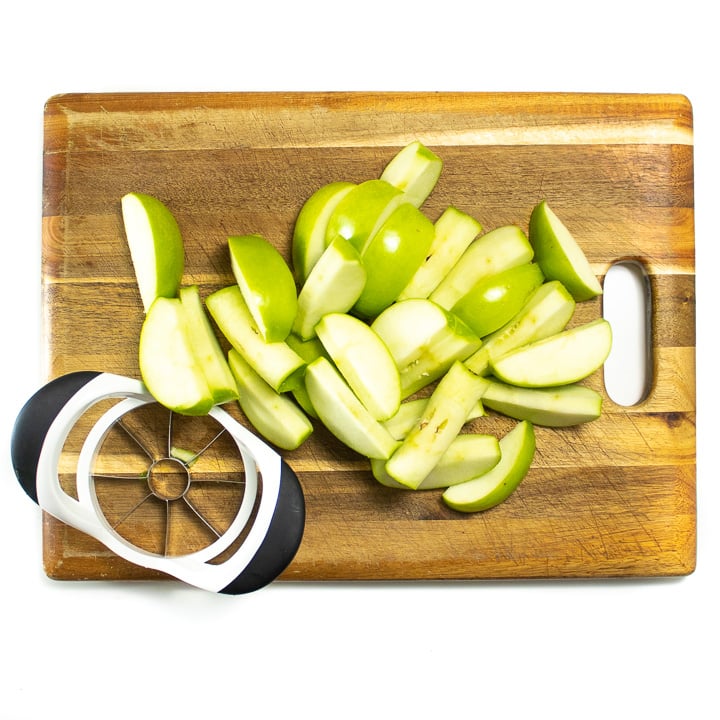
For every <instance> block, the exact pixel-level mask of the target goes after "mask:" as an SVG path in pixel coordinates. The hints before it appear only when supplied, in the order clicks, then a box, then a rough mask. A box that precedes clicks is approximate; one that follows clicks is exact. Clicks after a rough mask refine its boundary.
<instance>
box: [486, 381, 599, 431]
mask: <svg viewBox="0 0 720 720" xmlns="http://www.w3.org/2000/svg"><path fill="white" fill-rule="evenodd" d="M482 402H483V405H485V406H486V407H488V408H490V409H491V410H495V411H496V412H499V413H502V414H503V415H506V416H507V417H511V418H514V419H515V420H528V421H530V422H531V423H532V424H533V425H543V426H545V427H570V426H572V425H579V424H581V423H586V422H591V421H592V420H597V418H599V417H600V412H601V410H602V395H600V393H598V392H597V391H595V390H593V389H592V388H589V387H585V386H584V385H576V384H571V385H561V386H558V387H547V388H525V387H517V386H515V385H507V384H506V383H502V382H500V381H498V380H495V379H493V378H488V386H487V388H486V389H485V392H484V393H483V397H482Z"/></svg>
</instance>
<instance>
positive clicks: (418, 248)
mask: <svg viewBox="0 0 720 720" xmlns="http://www.w3.org/2000/svg"><path fill="white" fill-rule="evenodd" d="M434 237H435V227H434V225H433V224H432V223H431V222H430V220H428V219H427V218H426V217H425V215H423V213H422V212H420V210H418V209H417V208H416V207H415V206H414V205H411V204H410V203H404V204H402V205H399V206H398V207H397V208H396V209H395V211H394V212H393V213H392V214H391V215H390V217H389V218H388V219H387V220H386V221H385V223H383V225H382V227H381V228H380V229H379V230H378V232H377V233H376V234H375V236H374V237H373V238H372V239H371V240H370V242H369V243H368V244H367V247H366V248H365V250H364V252H363V254H362V263H363V267H364V268H365V270H366V272H367V281H366V283H365V286H364V288H363V290H362V292H361V293H360V297H359V298H358V300H357V302H356V303H355V306H354V308H353V312H355V313H356V314H358V315H360V316H362V317H365V318H374V317H376V316H377V315H379V314H380V313H381V312H382V311H383V310H384V309H385V308H386V307H388V306H389V305H390V304H391V303H393V302H394V301H395V300H396V299H397V297H398V295H399V294H400V292H401V291H402V289H403V288H404V287H405V286H406V285H407V283H408V281H409V280H410V278H411V277H412V275H413V273H414V272H415V271H416V270H417V268H419V267H420V265H421V263H422V262H423V261H424V260H425V257H426V256H427V253H428V250H429V249H430V245H431V243H432V241H433V238H434Z"/></svg>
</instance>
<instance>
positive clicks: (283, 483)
mask: <svg viewBox="0 0 720 720" xmlns="http://www.w3.org/2000/svg"><path fill="white" fill-rule="evenodd" d="M304 529H305V498H304V495H303V491H302V487H301V486H300V482H299V480H298V478H297V475H296V474H295V472H294V471H293V469H292V468H291V467H290V466H289V465H288V464H287V463H286V462H285V460H281V471H280V487H279V490H278V498H277V503H276V505H275V510H274V512H273V516H272V519H271V520H270V525H269V527H268V529H267V533H266V535H265V538H264V539H263V541H262V545H261V546H260V547H259V548H258V551H257V552H256V553H255V555H254V557H253V558H252V560H251V561H250V562H249V563H248V564H247V566H246V567H245V569H244V570H243V571H242V572H241V573H240V574H239V575H238V576H237V577H236V578H235V579H234V580H233V581H232V582H230V583H228V585H226V586H225V587H224V588H223V589H222V590H220V591H219V592H221V593H223V594H225V595H241V594H245V593H249V592H253V591H254V590H259V589H260V588H261V587H264V586H265V585H268V584H269V583H270V582H272V581H273V580H275V578H277V577H278V575H280V573H282V571H283V570H285V568H286V567H287V566H288V565H289V564H290V562H291V561H292V559H293V558H294V557H295V554H296V553H297V550H298V548H299V547H300V542H301V541H302V536H303V531H304Z"/></svg>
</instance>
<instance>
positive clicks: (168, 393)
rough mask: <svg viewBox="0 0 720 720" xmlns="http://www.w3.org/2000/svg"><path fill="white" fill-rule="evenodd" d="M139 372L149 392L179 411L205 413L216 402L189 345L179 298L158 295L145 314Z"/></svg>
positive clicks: (141, 330)
mask: <svg viewBox="0 0 720 720" xmlns="http://www.w3.org/2000/svg"><path fill="white" fill-rule="evenodd" d="M138 361H139V366H140V375H141V377H142V380H143V383H145V386H146V387H147V389H148V391H149V392H150V394H151V395H152V396H153V397H154V398H155V399H156V400H157V401H158V402H159V403H160V404H161V405H164V406H165V407H167V408H169V409H170V410H172V411H173V412H176V413H179V414H182V415H207V413H208V412H210V409H211V408H212V407H213V405H214V404H215V400H214V398H213V394H212V391H211V390H210V387H209V386H208V383H207V380H206V379H205V373H204V372H203V367H202V366H201V364H200V363H199V362H198V358H197V356H196V354H195V351H194V349H193V347H192V345H191V340H190V335H189V333H188V332H187V322H186V312H185V309H184V308H183V305H182V303H181V301H180V300H179V299H178V298H165V297H158V298H156V299H155V301H154V302H153V303H152V305H150V307H149V308H148V311H147V313H146V314H145V320H144V321H143V324H142V328H141V329H140V340H139V347H138Z"/></svg>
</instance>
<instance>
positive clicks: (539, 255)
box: [528, 200, 602, 302]
mask: <svg viewBox="0 0 720 720" xmlns="http://www.w3.org/2000/svg"><path fill="white" fill-rule="evenodd" d="M528 235H529V238H530V244H531V245H532V246H533V249H534V250H535V258H536V261H537V262H538V264H539V265H540V267H541V268H542V271H543V273H544V275H545V277H546V278H547V279H548V280H559V281H560V282H561V283H562V284H563V285H564V286H565V287H566V288H567V289H568V291H569V292H570V294H571V295H572V296H573V297H574V298H575V300H576V301H577V302H581V301H583V300H589V299H590V298H593V297H596V296H597V295H601V294H602V287H601V285H600V282H599V281H598V279H597V277H596V276H595V274H594V273H593V271H592V268H591V267H590V263H589V262H588V259H587V257H586V256H585V253H584V252H583V250H582V248H581V247H580V246H579V245H578V243H577V241H576V240H575V238H574V237H573V236H572V234H571V233H570V231H569V230H568V229H567V227H566V226H565V225H564V223H563V222H562V221H561V220H560V218H558V216H557V215H556V214H555V213H554V212H553V211H552V210H551V208H550V206H549V205H548V204H547V201H546V200H543V201H542V202H540V203H539V204H538V205H536V206H535V207H534V208H533V211H532V213H531V215H530V225H529V228H528Z"/></svg>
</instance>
